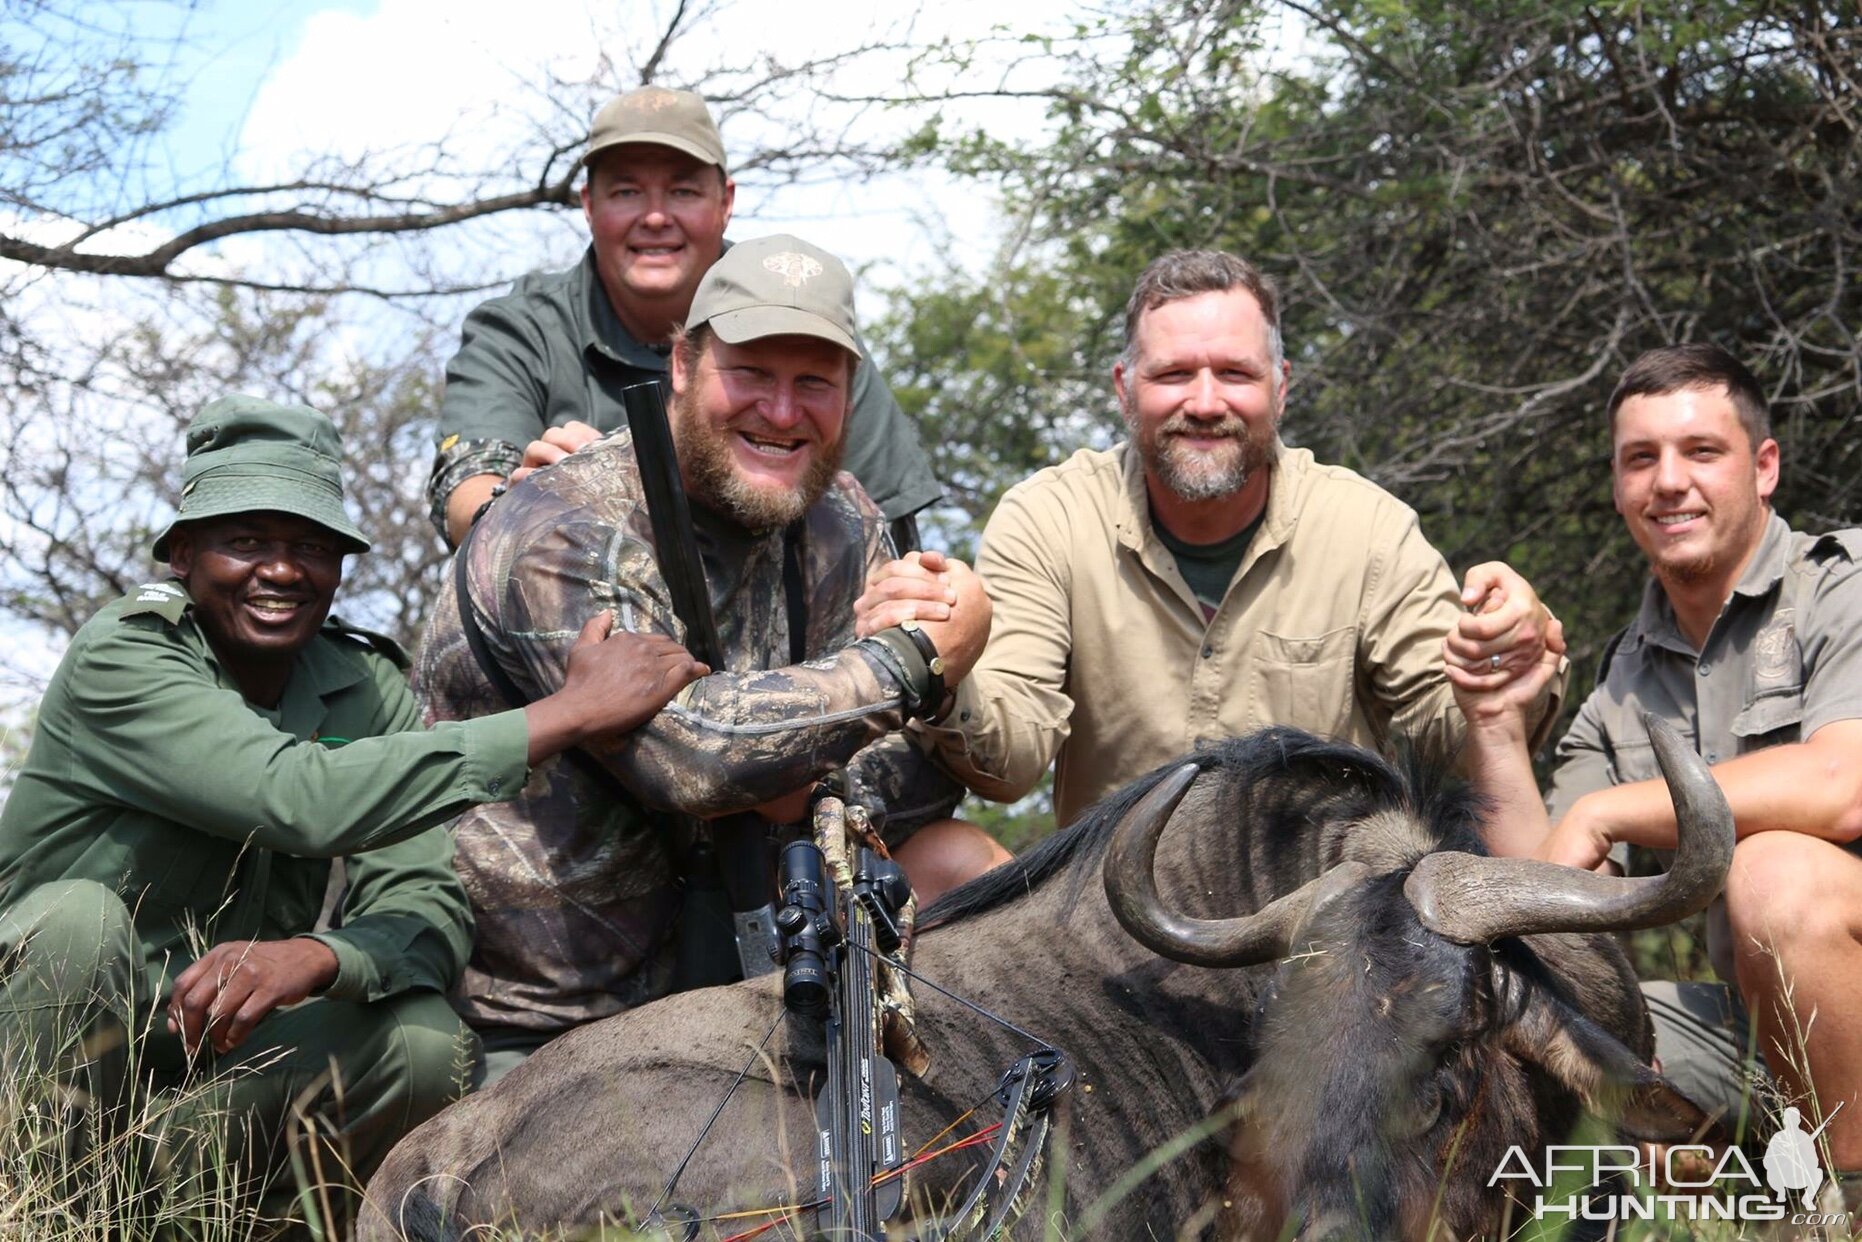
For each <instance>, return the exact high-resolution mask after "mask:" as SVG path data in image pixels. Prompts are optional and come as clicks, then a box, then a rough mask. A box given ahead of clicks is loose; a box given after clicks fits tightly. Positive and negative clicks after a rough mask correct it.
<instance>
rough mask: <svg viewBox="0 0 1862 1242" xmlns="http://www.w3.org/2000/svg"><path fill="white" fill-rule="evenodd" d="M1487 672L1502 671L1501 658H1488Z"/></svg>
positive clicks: (1492, 656) (1494, 656) (1495, 656)
mask: <svg viewBox="0 0 1862 1242" xmlns="http://www.w3.org/2000/svg"><path fill="white" fill-rule="evenodd" d="M1487 671H1488V672H1490V673H1497V672H1499V671H1500V657H1499V656H1497V655H1491V656H1488V657H1487Z"/></svg>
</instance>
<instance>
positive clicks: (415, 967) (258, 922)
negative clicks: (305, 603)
mask: <svg viewBox="0 0 1862 1242" xmlns="http://www.w3.org/2000/svg"><path fill="white" fill-rule="evenodd" d="M191 608H192V604H191V602H190V601H189V600H188V598H187V595H186V593H185V591H184V590H183V589H182V587H181V585H180V584H179V583H178V582H172V581H171V582H162V583H153V584H150V585H146V586H141V587H138V588H136V590H135V591H134V592H132V593H131V594H130V595H129V596H127V597H125V598H124V599H121V600H118V601H117V602H116V603H113V604H111V605H109V606H108V607H107V608H105V609H103V610H102V611H101V612H99V613H98V614H97V615H96V616H95V617H93V618H92V619H91V620H90V621H89V622H88V623H87V624H86V625H85V626H84V628H83V629H81V630H79V631H78V633H77V636H76V637H75V638H73V639H72V641H71V646H70V648H69V649H68V650H67V651H66V653H65V657H64V659H63V661H61V662H60V664H59V666H58V671H57V672H56V673H54V674H53V677H52V681H51V685H50V687H49V688H48V689H47V691H46V694H45V699H44V701H43V703H42V704H41V705H40V708H39V718H38V724H37V726H36V728H35V730H34V733H33V740H32V748H31V750H30V752H29V753H28V754H27V756H26V762H25V765H24V766H23V767H22V768H21V769H20V772H19V775H18V777H17V779H16V780H15V782H14V785H13V792H12V796H11V797H10V798H9V799H8V801H7V804H6V808H5V810H4V811H3V812H0V904H10V903H11V902H12V901H13V900H15V899H16V898H17V897H19V896H21V895H23V894H24V893H26V892H27V891H29V890H30V889H32V888H35V887H37V886H38V885H40V884H44V883H47V882H49V881H53V880H60V879H90V880H95V881H98V882H99V883H102V884H105V885H108V886H111V887H113V888H114V889H115V890H116V891H117V892H119V893H120V894H122V896H123V897H124V900H125V902H126V903H127V905H128V906H129V908H130V910H131V911H132V912H133V915H134V918H135V921H136V930H137V933H138V935H139V937H140V938H141V941H142V945H143V949H144V952H145V954H146V957H147V961H148V965H149V972H150V978H151V983H152V985H153V986H152V990H151V995H155V996H160V995H162V994H163V993H164V992H165V991H166V978H167V977H171V976H172V975H173V974H174V973H177V972H178V971H179V970H180V969H181V968H182V967H183V966H184V965H185V964H186V963H187V962H188V961H190V960H192V959H193V957H194V956H196V951H197V950H198V949H199V948H200V947H201V941H200V940H194V941H190V939H189V936H188V929H189V928H190V927H193V928H198V929H200V931H202V932H204V933H205V943H209V944H211V943H217V942H219V941H224V940H232V939H242V938H254V939H265V940H272V939H281V938H285V937H289V936H294V935H299V934H303V933H306V932H309V931H310V930H311V928H312V927H313V926H314V924H315V922H316V919H317V915H318V913H319V910H320V908H321V906H322V902H323V897H324V890H325V888H326V887H327V885H328V882H329V875H330V863H329V861H328V860H329V859H331V858H333V857H337V856H341V855H346V854H350V853H356V854H357V856H356V857H355V858H353V859H351V860H350V861H349V864H348V890H347V895H346V898H345V901H344V906H343V910H342V918H341V921H340V926H339V928H338V929H336V930H332V931H328V932H323V933H320V934H319V936H318V939H320V940H322V941H323V942H324V943H325V944H327V945H329V946H330V948H331V949H332V950H333V951H334V952H335V953H336V957H337V964H338V975H337V980H336V983H335V984H334V985H333V986H332V987H331V988H330V991H329V995H331V996H335V997H337V998H339V999H348V1000H373V999H378V998H380V997H382V996H386V995H390V994H393V993H395V992H399V991H403V990H405V989H408V988H416V987H424V988H434V989H439V990H445V989H446V988H448V987H449V986H450V985H451V983H452V981H453V979H454V978H455V977H456V976H457V975H458V972H459V969H460V966H461V964H462V963H463V962H464V960H465V957H466V954H467V952H468V950H469V948H470V942H471V918H470V913H469V910H468V907H467V904H466V901H465V895H464V893H463V892H462V891H461V889H460V887H459V882H458V880H457V878H456V877H455V876H454V874H453V871H452V842H451V838H450V837H449V835H448V834H447V833H446V831H445V830H444V829H442V828H438V827H436V825H440V824H443V823H444V822H445V821H446V820H448V819H451V818H452V817H454V816H456V815H458V814H459V813H460V812H461V811H463V810H465V809H466V808H467V807H469V806H472V805H475V804H477V803H480V802H487V801H493V800H496V799H498V798H501V797H510V796H513V795H515V794H516V793H517V792H518V791H519V790H520V789H521V788H522V787H523V784H524V780H525V779H526V774H527V769H526V764H525V755H526V751H527V749H528V731H527V728H526V725H525V722H524V718H523V714H522V713H521V712H506V713H503V714H501V715H497V716H490V717H486V718H484V719H480V720H473V721H468V722H462V723H456V724H444V725H440V726H438V727H436V728H434V729H433V730H431V731H428V732H422V731H420V726H421V718H420V712H419V709H418V707H417V706H416V704H415V700H414V697H413V695H412V693H411V692H410V691H409V689H408V687H407V683H406V681H405V679H404V678H403V676H402V674H401V670H400V668H399V667H398V665H397V664H396V663H395V661H394V660H393V659H390V658H388V657H387V656H384V655H383V654H381V653H380V652H379V651H377V650H376V648H375V645H374V644H373V643H371V642H370V640H369V638H368V637H367V636H365V635H363V634H361V633H360V632H359V631H355V630H351V629H349V628H348V627H346V626H343V625H342V623H341V622H338V621H335V620H334V619H332V620H331V622H330V623H328V624H327V625H326V626H325V627H324V630H323V632H322V633H321V634H319V635H318V636H317V638H316V639H315V640H313V642H312V643H311V645H310V646H309V647H308V648H306V649H305V650H304V652H303V653H301V654H300V655H299V657H298V663H297V666H296V668H295V669H294V670H293V671H292V674H291V679H290V681H289V683H288V684H287V685H286V687H285V691H284V696H283V698H282V699H281V700H280V702H279V705H278V707H277V708H276V709H270V710H268V709H264V708H260V707H256V706H254V705H253V704H251V703H248V702H247V701H246V699H245V698H244V697H243V696H242V695H241V694H240V692H239V690H238V689H237V688H235V686H234V684H233V682H232V679H231V677H230V676H229V675H228V674H226V673H225V672H224V671H223V670H222V669H221V668H220V665H219V662H218V660H216V659H215V657H214V655H213V651H212V649H211V648H210V647H209V646H208V643H207V639H206V636H205V635H204V634H203V633H202V632H201V630H200V628H199V627H198V626H197V625H196V623H195V620H194V618H193V616H192V615H191V611H190V610H191ZM395 654H398V653H395ZM429 830H431V831H429ZM361 851H367V852H361Z"/></svg>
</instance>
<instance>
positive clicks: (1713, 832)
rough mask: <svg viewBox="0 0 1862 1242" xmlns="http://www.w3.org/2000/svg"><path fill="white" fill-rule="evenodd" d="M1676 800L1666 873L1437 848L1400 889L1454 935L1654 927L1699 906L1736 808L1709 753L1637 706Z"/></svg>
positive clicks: (1716, 877) (1714, 889) (1713, 883)
mask: <svg viewBox="0 0 1862 1242" xmlns="http://www.w3.org/2000/svg"><path fill="white" fill-rule="evenodd" d="M1642 723H1643V726H1644V727H1645V728H1647V729H1648V731H1649V741H1650V742H1651V743H1652V744H1653V745H1654V747H1655V761H1656V763H1658V764H1659V765H1660V766H1661V770H1662V779H1663V780H1665V781H1666V782H1667V783H1668V794H1669V796H1670V797H1671V798H1673V799H1674V805H1675V822H1676V826H1677V843H1676V849H1675V857H1674V862H1673V864H1672V865H1671V866H1670V867H1669V868H1668V871H1667V873H1666V874H1664V875H1659V876H1648V877H1643V878H1639V879H1633V880H1628V879H1621V878H1619V877H1616V876H1604V875H1598V874H1597V873H1596V872H1593V871H1580V870H1577V869H1576V868H1573V867H1561V866H1559V865H1557V864H1556V863H1547V862H1539V861H1537V860H1535V859H1529V858H1482V857H1479V856H1477V855H1474V854H1462V853H1456V852H1447V851H1444V852H1442V853H1438V854H1430V855H1429V856H1428V857H1426V858H1424V859H1423V860H1422V861H1421V862H1419V863H1417V864H1416V869H1415V870H1414V871H1412V872H1411V873H1410V876H1409V879H1408V880H1407V881H1406V882H1405V883H1404V885H1403V893H1404V895H1405V896H1407V897H1408V898H1409V902H1410V904H1411V905H1412V906H1414V907H1415V909H1416V914H1417V916H1418V917H1419V918H1420V919H1421V920H1422V922H1423V925H1424V926H1426V927H1428V928H1429V929H1430V930H1431V931H1434V932H1435V933H1437V934H1438V935H1441V936H1445V937H1447V938H1448V939H1450V940H1453V941H1457V942H1459V943H1461V944H1485V943H1487V942H1489V941H1492V940H1497V939H1499V938H1500V937H1502V936H1524V935H1530V934H1532V933H1535V932H1561V931H1629V930H1632V929H1634V928H1638V927H1660V926H1663V925H1664V924H1667V923H1672V922H1675V921H1676V920H1677V919H1684V918H1686V917H1687V916H1688V915H1690V914H1693V913H1695V912H1696V911H1699V910H1703V909H1705V908H1706V906H1707V903H1708V902H1710V901H1712V900H1713V898H1714V895H1715V894H1717V893H1718V892H1719V891H1720V886H1721V885H1722V884H1723V883H1725V881H1726V869H1727V868H1728V867H1729V866H1731V865H1732V861H1733V812H1732V809H1731V808H1730V807H1728V806H1727V805H1726V795H1725V794H1723V793H1721V792H1720V787H1719V786H1718V785H1717V784H1715V783H1714V780H1713V776H1712V774H1711V773H1710V772H1708V771H1707V764H1706V762H1705V761H1704V760H1703V759H1701V757H1700V756H1699V755H1697V754H1695V753H1694V750H1693V748H1692V747H1690V746H1689V745H1687V743H1685V742H1683V741H1682V740H1681V738H1680V736H1679V735H1677V734H1676V733H1675V731H1674V730H1673V729H1672V728H1671V727H1669V725H1668V724H1667V723H1665V722H1664V721H1661V720H1658V719H1657V718H1656V717H1655V716H1654V715H1652V714H1648V713H1644V715H1643V717H1642Z"/></svg>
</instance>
